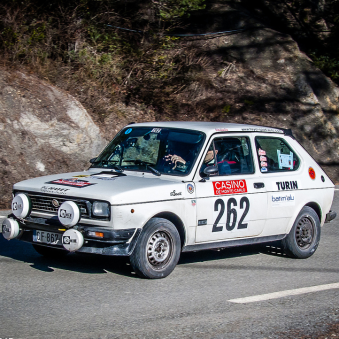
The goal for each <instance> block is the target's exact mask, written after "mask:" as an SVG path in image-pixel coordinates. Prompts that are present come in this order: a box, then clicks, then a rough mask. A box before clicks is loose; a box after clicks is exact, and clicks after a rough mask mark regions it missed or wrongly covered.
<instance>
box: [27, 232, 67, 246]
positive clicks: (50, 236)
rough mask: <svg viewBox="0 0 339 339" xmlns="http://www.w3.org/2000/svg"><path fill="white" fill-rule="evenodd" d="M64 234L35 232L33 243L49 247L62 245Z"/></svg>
mask: <svg viewBox="0 0 339 339" xmlns="http://www.w3.org/2000/svg"><path fill="white" fill-rule="evenodd" d="M61 240H62V234H60V233H53V232H46V231H38V230H34V232H33V241H34V242H40V243H42V244H49V245H59V246H61V245H62V242H61Z"/></svg>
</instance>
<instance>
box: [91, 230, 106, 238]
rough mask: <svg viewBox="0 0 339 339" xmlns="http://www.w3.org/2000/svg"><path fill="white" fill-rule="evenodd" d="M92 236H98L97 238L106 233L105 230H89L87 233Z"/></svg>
mask: <svg viewBox="0 0 339 339" xmlns="http://www.w3.org/2000/svg"><path fill="white" fill-rule="evenodd" d="M87 234H88V235H89V236H90V237H96V238H103V237H104V233H103V232H93V231H88V233H87Z"/></svg>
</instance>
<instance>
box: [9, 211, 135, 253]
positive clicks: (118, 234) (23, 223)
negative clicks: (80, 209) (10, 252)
mask: <svg viewBox="0 0 339 339" xmlns="http://www.w3.org/2000/svg"><path fill="white" fill-rule="evenodd" d="M8 217H10V218H13V219H15V220H16V221H17V222H18V223H19V226H20V233H19V235H18V236H17V237H16V239H18V240H21V241H25V242H29V243H32V244H36V245H41V246H46V247H51V248H60V249H63V246H62V245H61V244H60V245H50V244H45V243H40V242H35V241H34V240H33V234H34V232H35V231H42V232H43V231H45V232H53V233H58V234H60V235H62V234H63V233H64V231H65V227H64V226H63V225H62V224H61V223H60V222H59V220H58V219H57V217H52V218H50V219H44V218H29V217H28V218H27V219H25V220H21V219H17V218H16V217H15V216H14V215H9V216H8ZM32 220H34V221H32ZM73 228H74V229H76V230H78V231H79V232H80V233H81V234H82V235H83V237H84V244H83V246H82V247H81V248H80V249H79V250H77V251H76V252H82V253H93V254H101V255H108V256H129V255H131V254H132V252H133V250H134V248H135V245H136V243H137V240H138V238H139V235H140V233H141V229H135V228H131V229H124V230H112V229H107V228H100V227H97V226H89V225H87V224H86V225H81V223H80V224H79V225H76V226H74V227H73ZM90 232H91V233H92V234H93V232H100V233H103V235H104V236H103V238H100V239H98V238H96V237H93V236H91V235H90V234H91V233H90Z"/></svg>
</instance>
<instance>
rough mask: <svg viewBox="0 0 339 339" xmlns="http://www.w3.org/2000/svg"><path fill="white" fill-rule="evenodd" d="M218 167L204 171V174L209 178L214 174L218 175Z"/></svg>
mask: <svg viewBox="0 0 339 339" xmlns="http://www.w3.org/2000/svg"><path fill="white" fill-rule="evenodd" d="M218 171H219V170H218V167H217V166H209V167H206V168H205V169H204V174H206V175H207V176H208V177H209V176H211V175H214V174H217V173H218Z"/></svg>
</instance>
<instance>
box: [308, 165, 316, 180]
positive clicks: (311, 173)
mask: <svg viewBox="0 0 339 339" xmlns="http://www.w3.org/2000/svg"><path fill="white" fill-rule="evenodd" d="M308 175H309V176H310V178H311V179H312V180H314V179H315V170H314V169H313V168H312V167H310V168H309V169H308Z"/></svg>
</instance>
